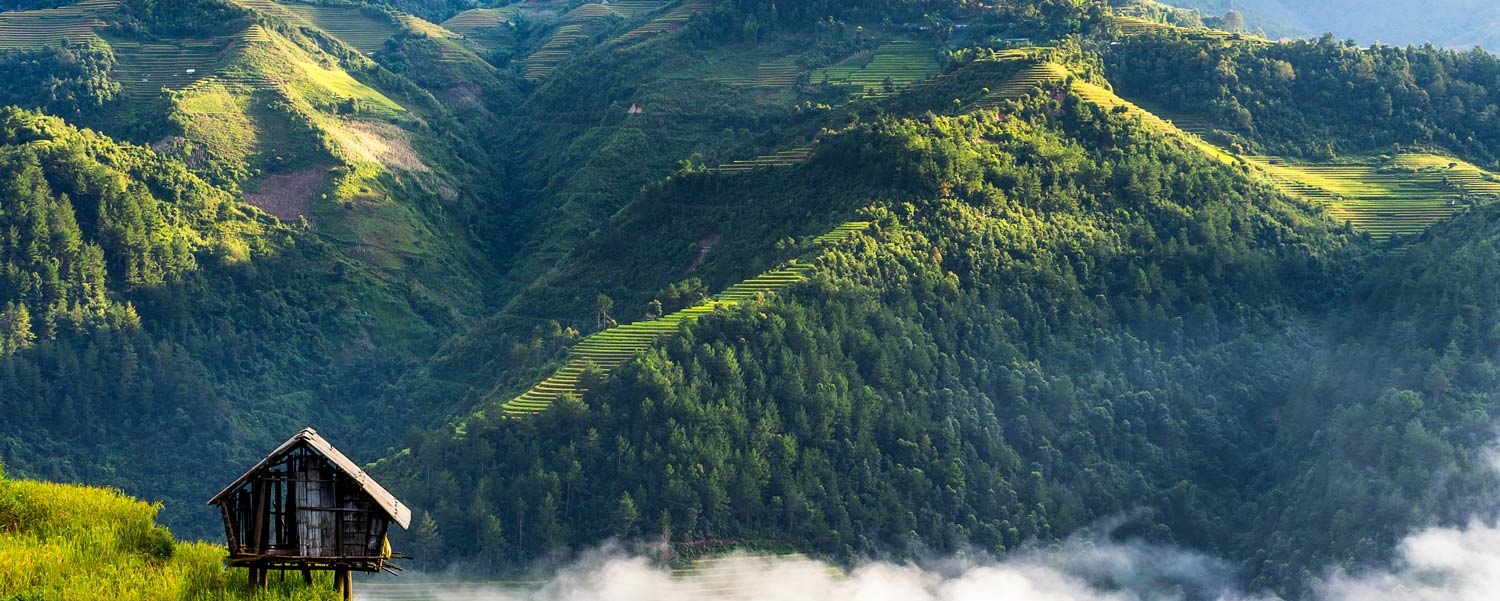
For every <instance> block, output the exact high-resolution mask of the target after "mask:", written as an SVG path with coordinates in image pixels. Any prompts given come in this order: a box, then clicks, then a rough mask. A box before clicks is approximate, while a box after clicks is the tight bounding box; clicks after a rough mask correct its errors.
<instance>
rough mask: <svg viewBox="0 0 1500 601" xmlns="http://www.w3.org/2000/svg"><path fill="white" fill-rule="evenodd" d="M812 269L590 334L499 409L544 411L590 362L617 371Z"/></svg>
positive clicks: (827, 238) (841, 230)
mask: <svg viewBox="0 0 1500 601" xmlns="http://www.w3.org/2000/svg"><path fill="white" fill-rule="evenodd" d="M869 226H870V224H869V223H868V222H850V223H846V224H843V225H841V226H839V227H838V228H837V229H835V230H833V231H831V232H829V233H827V234H824V235H822V236H820V237H818V238H817V239H815V242H816V243H820V244H822V243H829V242H834V241H838V240H842V239H844V238H846V237H848V236H850V235H852V234H853V233H855V232H860V231H864V230H865V229H867V228H869ZM811 272H812V267H811V266H808V265H804V264H796V263H793V264H790V265H787V266H785V267H782V268H779V269H774V270H771V271H768V272H766V273H763V274H760V275H758V276H756V277H753V278H751V279H748V280H745V281H743V282H740V283H738V284H735V285H733V286H730V287H729V288H727V289H725V290H724V291H723V292H721V293H719V294H718V295H717V296H715V297H713V298H710V299H708V300H705V301H703V302H701V303H698V304H697V305H694V306H692V307H688V308H687V309H683V310H681V311H678V312H676V313H672V314H670V315H666V316H663V317H660V318H657V319H654V320H651V321H638V322H635V323H629V324H625V325H622V326H616V327H613V328H610V329H608V330H604V331H602V332H599V333H597V334H594V335H592V336H589V337H587V338H585V339H583V340H582V341H581V342H579V343H578V344H576V345H574V346H573V348H572V349H570V350H569V351H568V360H567V363H566V364H564V365H563V367H562V368H561V369H559V370H557V372H556V373H554V374H553V375H552V376H551V377H549V378H547V379H546V380H542V382H541V383H539V384H537V385H536V386H534V387H532V388H531V390H528V391H526V392H525V393H523V394H522V395H521V396H518V397H516V398H514V399H511V400H510V401H508V402H506V403H505V404H504V405H502V406H501V407H500V413H501V415H503V416H505V417H524V416H527V415H533V414H536V413H541V412H542V411H546V410H547V408H549V407H551V406H552V403H554V402H556V401H557V400H558V399H560V398H562V397H563V396H564V395H582V394H583V393H585V392H587V389H585V388H583V387H582V386H581V385H580V382H579V379H580V377H581V376H582V375H583V372H584V369H585V368H586V366H587V365H588V364H589V363H593V364H594V365H596V366H598V368H599V369H601V370H603V371H605V372H609V371H613V370H615V369H617V368H619V367H620V366H622V365H624V364H625V363H627V362H629V361H630V360H631V359H632V358H634V357H635V356H636V355H638V354H640V353H642V352H645V351H647V350H649V349H650V348H651V347H653V346H655V345H656V344H657V343H658V342H660V341H661V340H662V339H664V338H666V337H668V336H671V335H673V334H675V333H677V331H678V329H679V328H680V327H681V326H682V325H683V324H687V323H692V322H695V321H697V320H698V318H700V317H702V316H704V315H708V314H710V313H713V312H714V311H715V310H717V309H718V308H720V307H732V306H735V305H738V304H741V303H745V302H751V301H754V300H757V299H758V298H760V297H762V296H763V295H767V294H774V293H776V292H778V291H780V290H783V289H785V288H786V287H788V286H791V285H792V284H796V283H799V282H802V281H804V280H806V279H807V276H808V274H810V273H811Z"/></svg>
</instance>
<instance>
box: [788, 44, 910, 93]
mask: <svg viewBox="0 0 1500 601" xmlns="http://www.w3.org/2000/svg"><path fill="white" fill-rule="evenodd" d="M938 71H939V69H938V62H937V54H936V51H935V50H934V49H933V47H932V46H931V45H930V44H924V43H920V42H909V41H897V42H888V43H885V44H881V45H880V47H879V48H877V49H875V54H874V56H873V57H871V58H870V62H869V63H867V64H865V65H864V66H861V67H855V66H834V67H828V68H826V69H822V70H819V71H815V72H813V75H812V81H814V82H822V81H825V80H826V81H827V82H828V83H830V84H833V85H848V86H855V87H857V88H859V89H860V91H861V92H862V93H864V95H866V96H869V97H881V96H886V95H889V94H890V93H893V92H895V91H896V90H886V89H885V84H886V80H887V79H889V80H890V82H891V84H892V85H893V86H894V87H895V88H896V89H900V88H903V87H906V86H910V85H912V84H915V83H917V82H920V81H923V80H925V79H928V78H930V77H933V76H934V75H937V74H938Z"/></svg>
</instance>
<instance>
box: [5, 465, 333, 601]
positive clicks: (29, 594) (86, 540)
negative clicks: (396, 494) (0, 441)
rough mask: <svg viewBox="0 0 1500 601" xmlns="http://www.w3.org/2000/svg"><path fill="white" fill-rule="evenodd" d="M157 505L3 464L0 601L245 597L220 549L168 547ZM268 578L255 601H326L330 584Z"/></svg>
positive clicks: (241, 577) (240, 577) (240, 574)
mask: <svg viewBox="0 0 1500 601" xmlns="http://www.w3.org/2000/svg"><path fill="white" fill-rule="evenodd" d="M160 508H161V506H160V505H152V504H149V503H146V502H144V501H140V500H137V499H133V498H130V497H127V496H125V495H123V494H121V493H120V492H118V491H115V490H112V489H106V488H94V487H88V486H73V485H67V484H52V483H49V482H36V481H30V480H6V479H5V478H4V469H3V467H0V566H4V568H3V569H0V599H16V600H31V599H38V600H42V599H45V600H47V601H75V600H76V601H86V600H94V599H113V600H117V601H135V600H157V599H183V600H203V601H207V600H218V599H224V600H228V599H247V598H249V595H248V594H247V593H246V591H247V589H248V587H247V586H246V582H245V571H244V570H233V571H226V570H225V569H224V568H223V566H222V565H221V561H222V560H223V559H224V557H225V551H224V548H223V547H220V546H218V545H211V544H206V543H186V542H178V541H175V540H173V538H172V533H171V532H168V531H167V529H165V528H163V527H161V526H158V525H157V524H156V521H155V519H156V512H157V510H159V509H160ZM301 582H302V579H301V578H294V579H289V580H288V581H286V582H281V581H279V580H276V579H273V580H272V583H271V588H270V589H269V590H267V591H264V592H262V593H261V594H259V595H257V596H256V597H255V599H257V600H260V601H274V600H282V599H286V600H298V601H313V600H317V599H332V598H334V595H333V585H332V581H331V580H330V579H328V578H327V577H326V574H324V575H321V576H320V577H319V578H317V579H316V581H315V583H314V587H312V588H308V587H305V586H304V585H302V584H301Z"/></svg>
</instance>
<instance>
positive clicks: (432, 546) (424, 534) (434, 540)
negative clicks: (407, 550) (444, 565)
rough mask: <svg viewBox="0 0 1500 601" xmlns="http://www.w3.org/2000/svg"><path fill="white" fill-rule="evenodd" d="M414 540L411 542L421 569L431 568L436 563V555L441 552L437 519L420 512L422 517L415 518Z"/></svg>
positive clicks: (429, 514) (441, 537)
mask: <svg viewBox="0 0 1500 601" xmlns="http://www.w3.org/2000/svg"><path fill="white" fill-rule="evenodd" d="M413 535H414V538H415V540H414V541H413V542H412V547H413V550H414V551H415V552H416V554H417V562H418V563H419V565H421V566H422V568H423V569H431V568H433V567H436V566H437V565H438V557H439V556H441V555H442V552H443V535H442V533H440V532H438V525H437V520H434V519H432V514H431V513H428V512H425V511H424V512H422V517H421V518H418V519H417V528H416V530H414V531H413Z"/></svg>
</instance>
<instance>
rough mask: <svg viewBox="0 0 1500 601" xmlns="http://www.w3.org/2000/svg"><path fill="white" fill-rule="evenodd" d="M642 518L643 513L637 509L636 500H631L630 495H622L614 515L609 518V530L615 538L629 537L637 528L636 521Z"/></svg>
mask: <svg viewBox="0 0 1500 601" xmlns="http://www.w3.org/2000/svg"><path fill="white" fill-rule="evenodd" d="M640 517H641V512H640V510H639V509H636V506H635V499H632V498H630V493H628V492H627V493H625V494H623V495H620V502H619V503H618V504H617V505H615V511H614V513H612V514H610V516H609V529H610V532H613V533H614V535H615V536H619V537H625V536H629V535H630V532H631V530H632V529H634V528H635V523H636V520H639V519H640Z"/></svg>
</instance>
